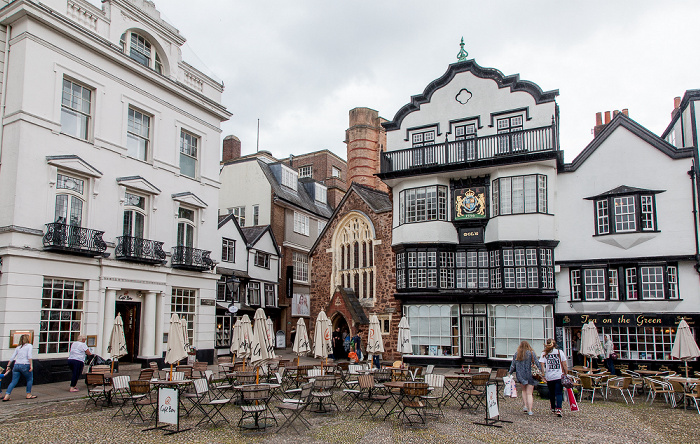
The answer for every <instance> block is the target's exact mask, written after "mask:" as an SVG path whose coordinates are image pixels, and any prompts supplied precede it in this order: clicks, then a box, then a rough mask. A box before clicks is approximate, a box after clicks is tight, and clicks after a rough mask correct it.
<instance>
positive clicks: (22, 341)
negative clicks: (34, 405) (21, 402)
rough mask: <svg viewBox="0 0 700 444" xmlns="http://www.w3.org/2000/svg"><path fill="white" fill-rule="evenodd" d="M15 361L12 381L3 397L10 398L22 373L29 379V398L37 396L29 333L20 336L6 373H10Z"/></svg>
mask: <svg viewBox="0 0 700 444" xmlns="http://www.w3.org/2000/svg"><path fill="white" fill-rule="evenodd" d="M12 362H14V365H13V366H12V382H10V385H9V386H8V387H7V391H6V392H5V397H4V398H2V400H3V401H9V400H10V393H12V390H13V389H14V388H15V386H16V385H17V383H18V382H19V377H20V375H22V376H24V379H26V380H27V399H33V398H36V395H32V383H33V382H34V365H33V364H32V344H31V343H30V342H29V335H22V336H20V338H19V344H18V345H17V348H15V352H14V353H13V354H12V358H10V362H8V363H7V370H5V375H7V374H8V373H10V364H11V363H12Z"/></svg>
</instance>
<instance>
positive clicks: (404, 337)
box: [396, 316, 413, 363]
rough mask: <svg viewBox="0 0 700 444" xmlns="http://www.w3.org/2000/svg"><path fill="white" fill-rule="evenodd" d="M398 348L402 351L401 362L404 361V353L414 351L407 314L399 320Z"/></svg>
mask: <svg viewBox="0 0 700 444" xmlns="http://www.w3.org/2000/svg"><path fill="white" fill-rule="evenodd" d="M396 345H397V347H396V348H397V350H396V351H398V352H399V353H401V363H403V355H404V354H411V353H413V344H412V343H411V327H410V326H409V325H408V319H407V318H406V316H404V317H402V318H401V321H400V322H399V336H398V339H397V344H396Z"/></svg>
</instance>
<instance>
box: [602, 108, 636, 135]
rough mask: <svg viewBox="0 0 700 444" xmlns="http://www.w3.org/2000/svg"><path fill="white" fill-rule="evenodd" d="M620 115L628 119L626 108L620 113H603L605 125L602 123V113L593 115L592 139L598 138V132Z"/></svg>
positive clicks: (617, 111) (616, 111) (618, 111)
mask: <svg viewBox="0 0 700 444" xmlns="http://www.w3.org/2000/svg"><path fill="white" fill-rule="evenodd" d="M620 113H622V114H624V115H625V116H627V117H629V110H628V109H627V108H625V109H623V110H622V111H620V110H617V109H616V110H615V111H612V113H611V112H610V111H605V123H603V113H602V112H600V113H595V126H594V127H593V137H594V138H595V137H598V134H600V132H601V131H603V128H605V125H607V124H608V123H610V122H611V121H612V119H613V118H614V117H615V116H617V115H618V114H620Z"/></svg>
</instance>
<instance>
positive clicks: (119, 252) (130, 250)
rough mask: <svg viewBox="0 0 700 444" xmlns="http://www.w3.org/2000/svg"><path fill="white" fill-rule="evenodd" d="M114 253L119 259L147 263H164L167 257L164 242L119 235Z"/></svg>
mask: <svg viewBox="0 0 700 444" xmlns="http://www.w3.org/2000/svg"><path fill="white" fill-rule="evenodd" d="M114 255H115V256H116V258H117V259H122V260H128V261H133V262H142V263H146V264H162V263H164V262H165V258H166V256H165V251H163V242H158V241H154V240H150V239H143V238H140V237H131V236H119V237H117V248H116V250H115V251H114Z"/></svg>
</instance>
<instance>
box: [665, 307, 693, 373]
mask: <svg viewBox="0 0 700 444" xmlns="http://www.w3.org/2000/svg"><path fill="white" fill-rule="evenodd" d="M671 357H672V358H675V359H680V360H681V361H685V377H686V378H687V377H688V361H689V360H691V359H695V358H697V357H700V348H698V344H697V342H695V338H694V337H693V333H692V332H691V331H690V327H689V326H688V323H687V322H685V319H682V320H681V322H680V324H678V329H677V330H676V339H675V340H674V341H673V348H672V349H671Z"/></svg>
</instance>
